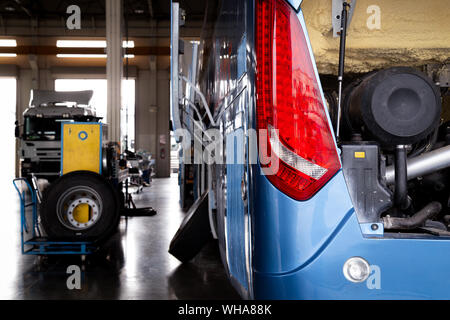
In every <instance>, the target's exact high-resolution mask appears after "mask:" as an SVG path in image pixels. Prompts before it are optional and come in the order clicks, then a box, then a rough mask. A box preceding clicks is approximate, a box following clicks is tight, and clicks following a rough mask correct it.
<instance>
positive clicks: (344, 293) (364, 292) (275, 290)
mask: <svg viewBox="0 0 450 320" xmlns="http://www.w3.org/2000/svg"><path fill="white" fill-rule="evenodd" d="M307 232H311V230H308V231H307ZM449 250H450V241H449V240H448V239H447V240H445V239H442V238H441V239H437V238H436V237H435V238H434V239H431V238H430V239H394V238H382V239H380V238H378V239H377V238H364V237H363V236H362V234H361V230H360V228H359V224H358V221H357V218H356V215H355V214H354V213H353V210H352V211H351V212H350V217H349V219H348V220H346V222H345V224H344V225H343V226H342V228H340V229H339V230H338V232H337V234H336V236H335V237H333V238H332V239H330V241H329V243H328V244H327V245H326V247H325V248H323V250H322V251H321V252H320V254H319V255H317V256H316V257H315V258H314V259H312V260H311V261H309V263H308V264H306V265H304V266H302V267H301V268H297V269H295V270H293V271H291V272H287V273H280V274H269V273H264V272H258V271H255V273H254V283H255V289H254V290H255V298H257V299H450V290H449V288H450V277H449V274H450V258H449V255H448V254H447V252H448V251H449ZM354 256H360V257H363V258H364V259H366V260H367V261H368V262H369V263H370V265H371V266H376V267H377V269H378V274H376V273H375V272H372V274H371V276H370V277H369V279H368V280H367V281H365V282H362V283H352V282H350V281H348V280H346V279H345V277H344V274H343V272H342V267H343V265H344V263H345V261H346V260H347V259H348V258H350V257H354Z"/></svg>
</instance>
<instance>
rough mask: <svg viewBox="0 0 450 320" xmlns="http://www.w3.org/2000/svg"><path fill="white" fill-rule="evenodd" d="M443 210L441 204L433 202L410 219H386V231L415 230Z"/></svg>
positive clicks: (384, 220)
mask: <svg viewBox="0 0 450 320" xmlns="http://www.w3.org/2000/svg"><path fill="white" fill-rule="evenodd" d="M441 209H442V205H441V203H440V202H437V201H433V202H430V203H429V204H427V205H426V206H425V207H423V208H422V210H420V211H418V212H416V213H415V214H414V215H413V216H411V217H409V218H393V217H384V218H383V224H384V228H385V229H414V228H417V227H421V226H424V225H425V222H426V221H427V220H428V219H431V218H433V217H434V216H436V215H437V214H438V213H439V212H440V211H441Z"/></svg>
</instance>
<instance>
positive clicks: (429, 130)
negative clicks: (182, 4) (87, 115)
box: [172, 0, 450, 299]
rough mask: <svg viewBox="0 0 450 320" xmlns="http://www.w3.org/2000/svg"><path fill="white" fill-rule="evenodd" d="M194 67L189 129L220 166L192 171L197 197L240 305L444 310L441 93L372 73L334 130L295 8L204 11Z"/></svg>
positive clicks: (356, 87) (352, 91)
mask: <svg viewBox="0 0 450 320" xmlns="http://www.w3.org/2000/svg"><path fill="white" fill-rule="evenodd" d="M172 50H174V48H173V47H172ZM177 50H178V49H177ZM177 63H178V62H177ZM197 64H198V66H197V68H196V70H195V73H196V77H195V84H194V86H195V88H196V90H197V91H196V97H197V98H195V99H192V102H191V103H189V105H190V108H192V109H195V110H194V111H195V112H194V111H192V110H191V111H192V113H193V114H194V115H193V116H192V117H191V120H192V121H194V122H197V123H200V125H198V124H197V126H199V127H202V128H203V129H204V130H205V131H207V130H208V129H214V130H215V132H218V133H219V135H220V139H217V138H216V139H215V141H216V144H217V141H220V148H219V149H220V150H222V153H221V161H216V162H212V163H205V161H204V159H203V158H202V161H201V163H200V164H195V163H194V164H193V165H192V166H193V167H194V170H193V172H194V176H195V179H194V180H195V182H194V189H198V190H200V189H201V191H199V192H198V194H197V197H198V198H199V197H200V196H201V193H202V192H205V193H208V209H209V210H208V211H209V219H210V227H211V232H212V234H213V235H214V236H215V237H217V239H218V243H219V247H220V253H221V258H222V261H223V264H224V266H225V268H226V271H227V273H228V275H229V278H230V281H231V283H232V284H233V286H234V287H235V288H236V290H237V291H238V292H239V294H240V295H241V296H242V297H243V298H245V299H448V298H450V277H448V278H447V275H450V255H449V257H447V255H446V252H447V250H450V237H449V236H450V232H449V230H448V225H449V223H450V216H449V215H448V214H449V212H448V211H449V210H448V206H449V194H450V189H449V186H450V184H449V183H448V182H449V180H448V178H449V171H448V166H449V165H450V156H449V155H450V153H449V152H450V149H449V148H450V147H448V143H449V142H450V139H449V138H448V136H447V131H446V130H447V129H446V128H447V127H446V126H447V123H444V121H443V119H442V118H441V112H442V110H441V109H442V103H441V99H442V94H443V92H444V90H440V89H439V88H438V87H437V86H436V85H435V83H434V82H433V81H432V80H431V79H430V78H429V77H428V76H427V75H425V74H423V73H422V72H421V71H419V70H416V69H413V68H410V67H408V66H406V67H396V68H388V69H384V70H377V71H374V72H371V73H368V74H365V75H359V76H358V78H357V79H356V78H355V81H353V82H352V83H350V84H349V85H348V86H347V87H346V89H345V90H344V95H343V99H342V111H341V112H342V116H341V117H340V118H339V117H336V116H335V115H336V103H335V101H332V100H330V99H326V98H325V94H324V90H323V89H322V85H321V81H320V77H319V74H318V71H317V68H316V65H315V60H314V56H313V54H312V49H311V44H310V41H309V38H308V33H307V30H306V26H305V20H304V17H303V14H302V10H301V0H291V1H286V0H227V1H207V7H206V12H205V19H204V27H203V29H202V37H201V40H200V43H199V47H198V60H197ZM172 67H173V68H174V61H172ZM172 71H173V69H172ZM175 72H177V71H175ZM173 75H174V73H172V76H173ZM185 80H186V79H185ZM186 81H187V80H186ZM176 85H178V82H177V84H176ZM199 96H201V97H200V98H199ZM197 102H198V103H197ZM172 103H173V101H172ZM177 103H178V101H177ZM197 113H198V114H197ZM202 114H203V115H202ZM205 115H206V116H205ZM172 116H174V112H173V113H172ZM175 116H179V114H178V111H177V112H175ZM336 119H337V120H336ZM336 121H339V123H340V124H341V127H342V134H341V136H339V139H336V134H335V128H336V124H337V123H336ZM174 123H177V121H174ZM178 125H179V126H180V125H181V127H183V126H184V124H183V123H182V122H178ZM192 140H195V139H194V138H192ZM255 150H256V154H257V155H256V157H255ZM265 155H267V156H265ZM216 156H217V154H216ZM186 165H187V164H186ZM196 186H201V187H198V188H197V187H196ZM447 279H449V280H447Z"/></svg>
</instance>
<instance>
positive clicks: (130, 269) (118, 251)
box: [0, 176, 239, 299]
mask: <svg viewBox="0 0 450 320" xmlns="http://www.w3.org/2000/svg"><path fill="white" fill-rule="evenodd" d="M144 190H145V191H144V192H143V193H140V194H139V195H133V196H134V199H135V202H136V204H137V206H138V207H143V206H152V207H154V208H155V209H156V210H157V211H158V213H157V215H155V216H152V217H132V218H128V219H125V218H122V220H121V223H120V232H118V233H117V234H116V235H114V236H113V237H112V238H111V239H110V241H108V243H107V245H106V246H105V248H104V249H103V250H102V251H101V252H100V253H99V254H96V255H93V256H88V257H87V260H86V261H85V262H84V271H83V272H82V280H81V289H80V290H76V289H74V290H69V289H67V286H66V281H67V278H68V276H69V274H67V273H66V270H67V267H68V266H70V265H80V266H81V265H82V264H81V259H80V258H79V257H75V256H74V257H67V256H54V257H50V258H44V259H39V258H38V257H33V256H22V255H21V252H20V236H19V230H20V228H19V223H20V221H19V213H18V212H19V211H18V210H19V209H18V208H19V205H18V196H17V195H16V194H13V193H11V194H10V195H7V196H8V197H9V199H17V201H9V203H11V208H7V210H4V211H6V212H3V213H2V215H3V216H4V217H3V218H2V220H3V224H2V225H0V250H1V251H0V254H1V257H2V258H1V259H0V299H239V296H238V295H237V293H236V292H235V291H234V289H233V288H232V287H231V285H230V284H229V281H228V279H227V277H226V275H225V271H224V268H223V265H222V263H221V261H220V257H219V252H218V247H217V243H216V242H211V243H210V244H209V245H208V246H207V247H205V248H204V249H203V250H202V252H201V253H200V254H199V255H198V256H197V257H196V258H195V259H194V260H193V261H192V262H190V263H188V264H181V263H180V262H179V261H178V260H177V259H175V258H174V257H172V256H171V255H170V254H169V253H168V252H167V250H168V247H169V243H170V240H171V239H172V237H173V235H174V234H175V232H176V230H177V229H178V227H179V225H180V222H181V220H182V219H183V217H184V216H185V213H183V212H182V211H181V209H180V207H179V204H178V199H179V196H178V186H177V177H176V176H173V177H171V178H167V179H154V181H153V183H152V186H151V187H149V188H145V189H144ZM14 197H15V198H14ZM14 213H16V214H14Z"/></svg>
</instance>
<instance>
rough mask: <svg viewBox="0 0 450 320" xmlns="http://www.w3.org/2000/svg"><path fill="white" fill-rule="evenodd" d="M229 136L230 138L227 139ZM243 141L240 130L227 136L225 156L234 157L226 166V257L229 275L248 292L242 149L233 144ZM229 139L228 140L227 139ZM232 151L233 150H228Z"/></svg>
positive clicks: (237, 144) (242, 134)
mask: <svg viewBox="0 0 450 320" xmlns="http://www.w3.org/2000/svg"><path fill="white" fill-rule="evenodd" d="M230 136H231V138H229V137H230ZM234 137H237V139H238V140H239V141H242V140H243V139H244V133H243V130H242V128H241V129H237V130H236V131H235V132H234V133H232V134H231V135H228V136H227V141H228V143H227V144H226V148H227V149H226V154H227V155H231V154H232V155H235V156H236V157H235V159H233V161H232V162H233V163H228V164H227V179H228V183H227V196H226V198H227V219H226V229H227V231H226V234H227V255H228V262H229V266H228V268H229V271H230V274H231V275H232V276H233V277H234V278H235V279H236V280H237V281H238V282H239V283H240V285H241V286H242V287H244V288H245V290H248V278H247V270H246V268H245V266H246V263H245V261H246V253H245V242H246V239H245V232H246V231H245V206H244V203H243V201H242V195H241V181H242V178H243V176H244V165H243V164H242V163H239V161H238V159H243V158H244V155H243V154H242V152H243V148H242V147H239V143H235V142H236V141H235V139H234ZM228 138H229V139H228ZM230 149H233V150H230Z"/></svg>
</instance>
